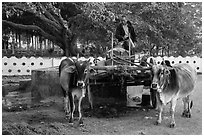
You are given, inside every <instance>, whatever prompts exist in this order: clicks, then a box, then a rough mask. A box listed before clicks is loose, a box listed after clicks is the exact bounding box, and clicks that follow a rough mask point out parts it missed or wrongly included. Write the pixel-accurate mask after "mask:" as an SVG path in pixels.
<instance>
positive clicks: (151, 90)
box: [150, 88, 157, 108]
mask: <svg viewBox="0 0 204 137" xmlns="http://www.w3.org/2000/svg"><path fill="white" fill-rule="evenodd" d="M150 95H151V102H152V107H153V108H156V106H157V100H156V91H155V90H153V89H152V88H150Z"/></svg>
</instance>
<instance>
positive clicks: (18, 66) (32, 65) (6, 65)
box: [2, 56, 202, 76]
mask: <svg viewBox="0 0 204 137" xmlns="http://www.w3.org/2000/svg"><path fill="white" fill-rule="evenodd" d="M64 58H66V57H61V58H45V57H44V58H42V57H39V58H36V57H30V58H26V57H22V58H16V57H10V58H7V57H3V58H2V75H3V76H12V75H31V71H32V70H35V69H40V68H49V67H54V66H59V64H60V62H61V60H62V59H64ZM99 58H100V60H101V59H103V60H104V58H101V57H99ZM80 59H82V60H83V59H85V58H80ZM89 59H91V61H93V59H94V58H93V57H90V58H89ZM164 59H168V60H169V61H170V62H171V64H172V65H173V64H175V63H188V64H190V65H191V66H193V67H194V68H195V69H196V71H197V72H199V73H202V58H199V57H196V56H194V57H185V58H183V57H181V56H179V57H173V56H171V57H164ZM155 60H156V62H157V63H158V64H159V63H161V62H162V58H161V57H156V58H155Z"/></svg>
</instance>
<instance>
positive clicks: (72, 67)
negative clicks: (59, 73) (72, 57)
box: [64, 66, 76, 73]
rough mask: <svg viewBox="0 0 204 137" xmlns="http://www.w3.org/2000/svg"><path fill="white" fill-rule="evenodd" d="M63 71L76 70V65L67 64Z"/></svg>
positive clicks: (72, 71) (70, 71)
mask: <svg viewBox="0 0 204 137" xmlns="http://www.w3.org/2000/svg"><path fill="white" fill-rule="evenodd" d="M64 71H65V72H68V73H74V72H75V71H76V66H69V67H66V68H65V69H64Z"/></svg>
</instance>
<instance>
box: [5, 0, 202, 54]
mask: <svg viewBox="0 0 204 137" xmlns="http://www.w3.org/2000/svg"><path fill="white" fill-rule="evenodd" d="M2 7H3V12H2V18H3V28H4V32H6V28H9V27H11V26H13V28H15V30H16V31H19V30H21V31H22V30H25V31H26V32H28V33H33V34H34V35H42V36H43V37H45V38H48V39H50V40H52V41H54V42H55V43H56V44H58V45H59V46H60V47H61V48H62V49H64V50H65V49H66V47H68V50H69V51H70V52H71V54H72V55H74V54H76V52H79V50H78V51H77V49H76V41H79V42H80V43H82V44H83V46H82V47H85V46H86V45H88V44H90V43H94V44H95V46H94V48H95V54H102V53H104V51H106V50H107V49H110V46H111V33H115V29H116V27H117V25H118V23H119V19H118V18H119V17H120V16H121V15H126V16H127V18H128V20H130V21H131V22H132V24H133V26H134V28H135V32H136V34H137V37H136V39H137V51H138V52H147V51H148V52H150V53H151V54H152V55H158V53H159V51H161V50H162V51H163V54H167V55H182V56H186V55H187V54H199V53H201V49H202V46H201V38H202V36H201V34H202V33H201V30H202V29H201V28H202V20H201V19H202V10H201V9H202V3H194V2H192V3H182V2H165V3H164V2H130V3H127V2H82V3H81V2H77V3H65V2H60V3H59V2H47V3H39V2H36V3H35V2H32V3H31V2H29V3H21V2H18V3H3V4H2ZM8 22H9V23H8ZM12 23H15V24H12ZM17 24H18V27H16V26H17ZM19 24H21V25H22V26H21V25H19ZM8 26H9V27H8ZM19 26H20V27H19ZM28 26H29V28H27V27H28ZM25 28H26V29H25ZM76 36H77V37H76ZM114 42H115V44H117V41H116V40H115V39H114ZM99 50H101V52H98V51H99ZM65 51H66V50H65Z"/></svg>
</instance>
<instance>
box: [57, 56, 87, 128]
mask: <svg viewBox="0 0 204 137" xmlns="http://www.w3.org/2000/svg"><path fill="white" fill-rule="evenodd" d="M88 67H89V61H77V60H73V59H72V58H66V59H64V60H62V61H61V64H60V66H59V75H60V85H61V87H62V90H63V94H64V109H65V114H66V118H69V123H73V117H74V110H75V103H74V99H75V98H76V99H78V111H79V121H78V122H79V124H80V125H82V124H83V121H82V114H81V101H82V99H83V97H85V93H86V83H87V80H88V75H87V70H88Z"/></svg>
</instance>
